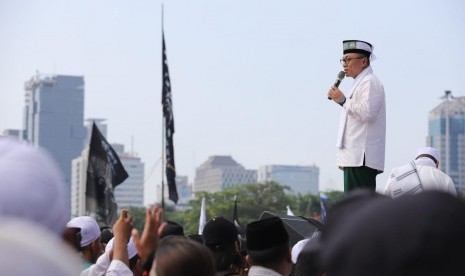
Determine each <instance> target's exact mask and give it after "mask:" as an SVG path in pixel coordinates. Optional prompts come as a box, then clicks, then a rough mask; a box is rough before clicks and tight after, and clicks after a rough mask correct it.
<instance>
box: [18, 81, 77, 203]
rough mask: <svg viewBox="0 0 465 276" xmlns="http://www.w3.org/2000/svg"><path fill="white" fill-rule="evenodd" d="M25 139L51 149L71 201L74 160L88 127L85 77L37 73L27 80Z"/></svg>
mask: <svg viewBox="0 0 465 276" xmlns="http://www.w3.org/2000/svg"><path fill="white" fill-rule="evenodd" d="M24 89H25V92H26V93H25V107H24V137H23V138H24V139H25V140H27V141H29V142H31V143H32V144H34V145H36V146H40V147H43V148H45V149H46V150H48V151H49V153H50V154H51V155H52V156H53V157H54V158H55V160H56V162H57V163H58V165H59V166H60V169H61V171H62V173H63V176H64V179H65V182H66V183H67V187H66V188H67V194H68V195H69V196H68V197H67V200H68V202H70V198H71V195H70V187H71V160H73V158H75V157H77V156H78V155H80V153H81V151H82V149H83V147H84V140H85V138H86V129H85V128H84V125H83V122H84V78H83V77H82V76H63V75H44V74H37V75H36V76H34V77H32V78H31V79H30V80H29V81H27V82H26V83H25V84H24Z"/></svg>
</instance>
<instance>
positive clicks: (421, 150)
mask: <svg viewBox="0 0 465 276" xmlns="http://www.w3.org/2000/svg"><path fill="white" fill-rule="evenodd" d="M422 154H427V155H431V156H432V157H433V158H434V159H436V162H439V153H438V151H437V150H436V149H435V148H432V147H423V148H419V149H418V151H417V155H416V157H418V156H420V155H422Z"/></svg>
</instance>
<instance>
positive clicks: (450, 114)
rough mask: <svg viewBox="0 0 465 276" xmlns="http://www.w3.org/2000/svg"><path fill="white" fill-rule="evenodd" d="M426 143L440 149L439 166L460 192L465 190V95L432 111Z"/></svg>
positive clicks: (429, 117) (446, 97)
mask: <svg viewBox="0 0 465 276" xmlns="http://www.w3.org/2000/svg"><path fill="white" fill-rule="evenodd" d="M426 145H427V146H430V147H434V148H436V149H437V150H438V151H439V155H440V160H439V169H441V170H442V171H443V172H445V173H446V174H448V175H449V176H450V177H451V178H452V179H453V181H454V184H455V188H456V189H457V191H460V192H462V193H464V192H465V97H456V98H455V97H452V96H451V94H450V91H446V96H445V97H444V101H443V102H442V103H441V104H439V105H438V106H436V107H435V108H434V109H433V110H431V111H430V113H429V116H428V137H427V138H426Z"/></svg>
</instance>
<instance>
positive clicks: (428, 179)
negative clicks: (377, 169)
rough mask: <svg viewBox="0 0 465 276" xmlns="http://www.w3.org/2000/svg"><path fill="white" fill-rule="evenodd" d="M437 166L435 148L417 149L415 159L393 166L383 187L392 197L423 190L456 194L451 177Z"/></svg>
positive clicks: (437, 156)
mask: <svg viewBox="0 0 465 276" xmlns="http://www.w3.org/2000/svg"><path fill="white" fill-rule="evenodd" d="M438 168H439V153H438V151H437V150H436V149H435V148H432V147H423V148H420V149H418V151H417V154H416V159H415V160H414V161H411V162H410V163H408V164H405V165H403V166H400V167H397V168H394V169H393V170H392V172H391V175H390V177H389V179H388V181H387V183H386V186H385V187H384V193H385V194H386V195H388V196H391V197H393V198H398V197H401V196H404V195H413V194H417V193H420V192H422V191H424V190H437V191H443V192H448V193H451V194H452V195H455V196H456V195H457V191H456V190H455V186H454V182H453V181H452V178H450V176H448V175H447V174H445V173H444V172H442V171H441V170H440V169H438Z"/></svg>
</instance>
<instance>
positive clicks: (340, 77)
mask: <svg viewBox="0 0 465 276" xmlns="http://www.w3.org/2000/svg"><path fill="white" fill-rule="evenodd" d="M345 76H346V73H345V72H344V71H341V72H339V74H337V79H336V81H335V82H334V85H333V86H336V87H339V84H341V82H342V80H343V79H344V77H345ZM328 100H332V99H331V98H330V97H328Z"/></svg>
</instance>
